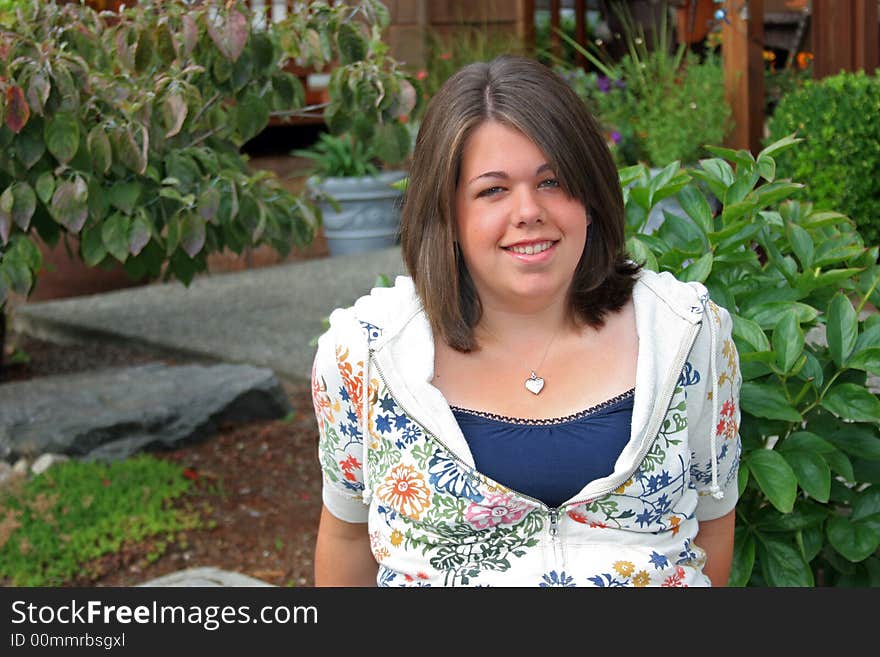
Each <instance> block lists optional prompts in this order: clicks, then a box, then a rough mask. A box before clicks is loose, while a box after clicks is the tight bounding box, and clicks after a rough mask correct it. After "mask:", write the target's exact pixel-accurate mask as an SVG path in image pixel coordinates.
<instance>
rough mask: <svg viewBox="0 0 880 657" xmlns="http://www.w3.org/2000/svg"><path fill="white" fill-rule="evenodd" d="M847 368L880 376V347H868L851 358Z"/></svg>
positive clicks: (848, 360)
mask: <svg viewBox="0 0 880 657" xmlns="http://www.w3.org/2000/svg"><path fill="white" fill-rule="evenodd" d="M846 366H847V367H850V368H852V369H854V370H863V371H865V372H871V374H876V375H878V376H880V347H868V348H867V349H862V350H861V351H858V352H856V353H854V354H853V355H852V356H850V357H849V358H848V359H847V361H846Z"/></svg>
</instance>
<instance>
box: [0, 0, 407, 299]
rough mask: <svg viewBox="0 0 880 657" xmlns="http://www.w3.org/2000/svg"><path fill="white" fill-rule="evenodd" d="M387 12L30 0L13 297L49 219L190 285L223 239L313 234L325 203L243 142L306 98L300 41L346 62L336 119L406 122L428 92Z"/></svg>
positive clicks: (334, 95)
mask: <svg viewBox="0 0 880 657" xmlns="http://www.w3.org/2000/svg"><path fill="white" fill-rule="evenodd" d="M387 21H388V14H387V10H385V8H384V6H383V5H382V4H381V3H380V2H378V0H360V2H358V3H356V4H354V5H352V6H347V5H342V4H341V3H339V5H338V6H334V7H331V6H329V5H328V4H327V2H322V1H316V2H311V3H298V4H297V11H294V12H291V13H290V14H289V15H288V18H287V19H286V20H285V21H284V22H282V23H279V24H273V27H272V29H270V30H260V29H258V28H256V27H254V25H253V22H252V21H251V20H250V16H249V13H248V9H247V8H246V7H245V5H244V4H243V2H241V0H230V1H228V2H227V1H226V0H222V1H221V0H209V1H206V2H201V3H198V4H193V5H188V4H184V3H179V2H161V1H160V0H144V1H143V2H140V3H137V4H134V6H131V7H129V8H127V9H125V11H123V12H121V13H120V14H111V13H97V12H95V11H93V10H91V9H90V8H88V7H86V6H83V5H81V4H78V3H71V4H64V5H60V4H57V3H56V2H43V1H42V0H32V2H31V3H30V4H29V5H28V8H27V10H26V11H22V12H21V18H20V19H19V20H17V21H16V23H15V27H14V29H13V30H10V31H7V32H3V33H2V34H0V54H2V57H0V122H2V123H0V307H2V306H3V304H4V301H5V299H6V296H7V292H8V291H9V290H12V291H15V292H18V293H19V294H22V295H25V296H26V295H27V294H28V293H29V292H30V289H31V287H32V285H33V278H34V276H35V275H36V273H37V271H38V270H39V268H40V264H41V262H40V259H41V256H40V252H39V250H38V248H37V246H36V244H35V243H34V240H35V238H36V236H37V235H39V237H40V238H42V240H44V241H45V242H47V243H49V244H55V243H56V242H57V241H58V239H59V238H60V236H61V235H62V234H72V235H76V236H77V237H78V238H79V255H80V256H81V257H82V259H83V261H84V262H85V263H86V264H88V265H90V266H96V265H101V264H106V263H109V262H113V261H118V262H121V263H124V266H125V269H126V271H127V272H128V273H129V274H130V275H131V276H132V277H133V278H135V279H139V278H142V277H144V276H148V277H151V278H158V277H159V276H164V277H165V279H166V280H167V279H171V278H177V279H178V280H181V281H182V282H184V283H186V284H188V283H189V282H190V281H191V280H192V278H193V277H194V275H195V274H196V273H198V272H200V271H204V270H205V269H206V268H207V261H206V256H207V255H208V254H209V253H211V252H214V251H222V250H224V249H227V248H228V249H229V250H231V251H233V252H235V253H241V252H242V251H243V250H244V249H245V248H248V247H252V246H256V245H259V244H267V245H270V246H272V247H273V248H275V249H276V250H277V251H278V252H279V253H280V254H282V255H285V254H286V253H288V252H289V250H290V249H291V247H292V246H306V245H307V244H309V243H310V242H311V240H312V238H313V236H314V232H315V230H316V228H317V223H318V219H317V216H316V213H315V209H314V208H313V207H312V206H311V205H310V204H309V203H308V202H307V201H306V200H305V199H303V198H301V197H299V196H295V195H293V194H291V193H290V192H288V191H286V190H285V188H284V187H283V185H282V184H281V183H280V181H278V179H277V178H276V177H275V176H274V175H273V174H271V173H269V172H266V171H260V172H257V173H253V172H251V171H250V169H249V167H248V165H247V160H246V158H245V156H243V155H242V154H241V152H240V147H241V146H242V144H243V143H244V142H245V141H247V140H248V139H250V138H252V137H253V136H255V135H256V134H257V133H259V132H260V131H261V130H262V129H263V128H265V126H266V125H267V123H268V121H269V117H270V115H272V114H278V115H284V116H289V115H291V114H296V113H298V112H302V111H303V106H304V104H305V94H304V91H303V89H302V85H301V84H300V82H299V80H298V79H297V78H296V77H295V76H294V75H292V74H291V73H289V72H287V71H285V70H284V65H285V64H286V62H287V61H288V60H289V59H291V58H295V59H296V60H297V61H301V62H304V63H308V64H312V65H317V64H327V63H329V62H331V61H333V62H337V63H338V64H339V65H338V66H337V68H335V69H334V72H333V75H332V81H331V85H330V93H331V102H330V104H329V107H328V108H327V120H328V122H329V123H331V127H334V126H335V127H339V126H340V125H341V124H343V123H345V122H346V121H350V122H351V121H353V123H354V124H355V125H354V128H355V132H356V133H357V134H358V136H359V138H361V139H365V140H367V139H375V140H378V141H381V142H383V143H384V142H389V141H390V140H389V139H388V134H391V135H392V136H395V137H396V139H395V140H394V141H393V143H395V144H400V143H402V142H403V141H404V140H405V138H408V136H409V133H408V131H407V130H406V129H405V128H402V127H401V126H400V125H399V123H400V122H399V120H398V119H399V117H400V116H404V117H405V116H406V115H407V114H408V113H409V112H410V111H413V110H414V109H415V108H416V106H417V103H418V98H417V93H416V91H415V88H414V87H413V86H412V84H411V83H410V82H409V81H408V78H407V77H406V75H405V74H404V73H402V72H401V71H399V70H398V69H397V67H396V63H395V62H393V61H392V60H390V58H388V57H387V56H386V50H387V48H386V47H384V46H383V45H382V44H381V41H379V38H378V34H379V33H380V31H381V27H382V26H383V25H387ZM380 91H381V92H383V93H384V95H382V96H381V97H380ZM352 117H354V118H352ZM391 118H393V120H391Z"/></svg>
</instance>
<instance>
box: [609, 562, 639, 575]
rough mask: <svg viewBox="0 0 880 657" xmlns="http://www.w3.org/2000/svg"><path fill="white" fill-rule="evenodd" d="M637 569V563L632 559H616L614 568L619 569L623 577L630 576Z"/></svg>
mask: <svg viewBox="0 0 880 657" xmlns="http://www.w3.org/2000/svg"><path fill="white" fill-rule="evenodd" d="M635 569H636V567H635V564H633V563H632V562H631V561H615V562H614V570H616V571H617V574H618V575H622V576H623V577H629V576H630V575H632V574H633V571H634V570H635Z"/></svg>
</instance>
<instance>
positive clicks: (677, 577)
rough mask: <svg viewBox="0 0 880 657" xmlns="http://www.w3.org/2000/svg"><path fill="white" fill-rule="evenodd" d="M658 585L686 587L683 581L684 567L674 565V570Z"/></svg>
mask: <svg viewBox="0 0 880 657" xmlns="http://www.w3.org/2000/svg"><path fill="white" fill-rule="evenodd" d="M660 586H663V587H666V588H674V587H686V586H687V584H685V583H684V568H682V567H681V566H676V567H675V572H674V573H673V574H672V575H670V576H669V577H667V578H666V579H665V580H664V582H663V584H661V585H660Z"/></svg>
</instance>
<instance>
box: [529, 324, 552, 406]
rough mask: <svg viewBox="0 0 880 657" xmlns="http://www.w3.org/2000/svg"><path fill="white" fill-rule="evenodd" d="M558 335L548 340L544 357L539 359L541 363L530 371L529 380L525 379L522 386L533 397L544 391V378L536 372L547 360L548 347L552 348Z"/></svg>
mask: <svg viewBox="0 0 880 657" xmlns="http://www.w3.org/2000/svg"><path fill="white" fill-rule="evenodd" d="M557 335H559V331H558V330H557V331H556V333H554V334H553V337H552V338H550V342H548V343H547V348H546V349H544V355H543V356H542V357H541V362H540V363H538V366H537V367H536V368H535V369H533V370H530V374H529V378H527V379H526V380H525V382H524V384H523V385H525V388H526V390H528V391H529V392H530V393H532V394H533V395H538V394H540V392H541V390H543V389H544V378H543V377H540V376H538V372H537V370H539V369H541V366H542V365H543V364H544V361H545V360H547V354H549V353H550V347H552V346H553V342H554V341H555V340H556V336H557Z"/></svg>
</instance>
